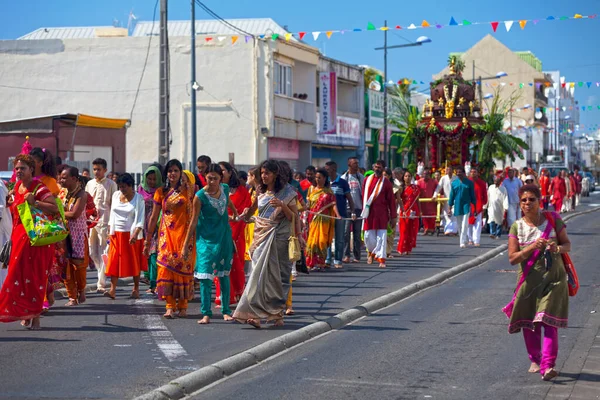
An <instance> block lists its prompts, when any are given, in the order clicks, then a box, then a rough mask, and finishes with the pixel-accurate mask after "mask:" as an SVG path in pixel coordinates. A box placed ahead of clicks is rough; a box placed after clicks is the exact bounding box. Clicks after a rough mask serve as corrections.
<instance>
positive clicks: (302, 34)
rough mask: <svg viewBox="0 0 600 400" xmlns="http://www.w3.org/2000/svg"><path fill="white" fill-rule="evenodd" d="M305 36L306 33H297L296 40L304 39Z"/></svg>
mask: <svg viewBox="0 0 600 400" xmlns="http://www.w3.org/2000/svg"><path fill="white" fill-rule="evenodd" d="M305 35H306V32H298V38H299V39H300V40H302V39H304V36H305Z"/></svg>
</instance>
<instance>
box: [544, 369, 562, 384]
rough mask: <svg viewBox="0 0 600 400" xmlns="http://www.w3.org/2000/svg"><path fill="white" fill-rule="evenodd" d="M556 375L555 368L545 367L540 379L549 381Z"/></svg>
mask: <svg viewBox="0 0 600 400" xmlns="http://www.w3.org/2000/svg"><path fill="white" fill-rule="evenodd" d="M557 376H558V371H557V370H555V369H554V368H550V369H547V370H546V372H544V375H543V376H542V380H544V381H549V380H551V379H554V378H556V377H557Z"/></svg>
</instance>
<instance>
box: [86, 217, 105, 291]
mask: <svg viewBox="0 0 600 400" xmlns="http://www.w3.org/2000/svg"><path fill="white" fill-rule="evenodd" d="M89 240H90V241H89V243H90V258H91V259H92V260H93V261H94V264H96V269H97V270H98V289H104V286H105V285H106V266H105V265H104V260H102V255H103V254H106V252H107V250H108V244H107V243H106V241H107V240H108V225H102V226H100V225H96V226H95V227H93V228H92V229H91V230H90V239H89Z"/></svg>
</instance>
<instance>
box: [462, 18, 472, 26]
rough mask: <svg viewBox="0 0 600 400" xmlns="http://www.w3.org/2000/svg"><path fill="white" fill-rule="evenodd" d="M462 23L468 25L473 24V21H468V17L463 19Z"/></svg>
mask: <svg viewBox="0 0 600 400" xmlns="http://www.w3.org/2000/svg"><path fill="white" fill-rule="evenodd" d="M462 24H463V25H464V26H468V25H471V22H470V21H467V20H466V19H463V20H462Z"/></svg>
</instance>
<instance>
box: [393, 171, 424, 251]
mask: <svg viewBox="0 0 600 400" xmlns="http://www.w3.org/2000/svg"><path fill="white" fill-rule="evenodd" d="M403 179H404V191H403V192H402V195H401V198H402V204H401V205H400V217H399V219H400V240H399V241H398V253H400V255H408V254H410V253H411V252H412V249H413V248H414V247H416V246H417V235H418V234H419V216H420V215H421V206H420V203H419V197H420V195H421V189H420V188H419V187H418V186H417V185H414V184H413V183H412V174H411V173H410V171H405V172H404V176H403Z"/></svg>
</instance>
